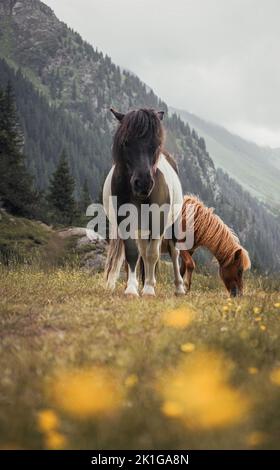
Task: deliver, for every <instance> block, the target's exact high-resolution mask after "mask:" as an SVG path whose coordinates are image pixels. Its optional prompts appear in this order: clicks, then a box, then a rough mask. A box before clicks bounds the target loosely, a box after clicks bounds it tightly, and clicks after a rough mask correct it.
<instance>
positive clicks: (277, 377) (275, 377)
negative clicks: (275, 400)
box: [270, 367, 280, 386]
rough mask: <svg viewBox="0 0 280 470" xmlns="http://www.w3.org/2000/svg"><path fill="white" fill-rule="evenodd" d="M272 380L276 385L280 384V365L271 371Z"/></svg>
mask: <svg viewBox="0 0 280 470" xmlns="http://www.w3.org/2000/svg"><path fill="white" fill-rule="evenodd" d="M270 382H272V383H273V384H274V385H279V386H280V367H278V368H276V369H274V370H273V371H272V372H271V373H270Z"/></svg>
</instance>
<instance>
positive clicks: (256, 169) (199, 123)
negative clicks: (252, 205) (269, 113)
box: [170, 108, 280, 210]
mask: <svg viewBox="0 0 280 470" xmlns="http://www.w3.org/2000/svg"><path fill="white" fill-rule="evenodd" d="M170 109H171V110H172V111H173V112H176V113H177V114H179V116H180V117H181V118H182V119H183V120H184V121H185V122H187V123H188V124H189V125H190V126H191V127H193V128H195V129H196V131H197V132H198V133H199V134H200V135H201V136H202V137H204V139H205V142H206V145H207V149H208V151H209V153H210V155H211V158H212V159H213V161H214V163H215V166H216V167H218V168H222V169H223V170H224V171H226V172H228V173H229V174H230V175H232V177H233V178H235V179H236V180H237V181H238V182H239V183H240V184H241V185H242V186H243V187H244V188H245V189H247V190H248V191H249V192H250V193H251V194H252V195H253V196H256V197H257V198H258V199H259V200H261V201H263V202H265V203H266V204H268V205H270V206H271V207H272V208H277V209H278V210H279V209H280V184H279V181H280V150H279V149H275V150H273V149H270V148H268V147H259V146H258V145H256V144H254V143H252V142H248V141H246V140H244V139H242V138H241V137H239V136H237V135H234V134H231V133H230V132H229V131H227V130H226V129H224V128H223V127H221V126H218V125H216V124H213V123H211V122H207V121H205V120H203V119H201V118H199V117H197V116H195V115H194V114H192V113H189V112H187V111H182V110H175V109H174V108H170Z"/></svg>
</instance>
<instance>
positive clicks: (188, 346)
mask: <svg viewBox="0 0 280 470" xmlns="http://www.w3.org/2000/svg"><path fill="white" fill-rule="evenodd" d="M194 350H195V345H194V344H193V343H184V344H181V351H183V352H188V353H190V352H193V351H194Z"/></svg>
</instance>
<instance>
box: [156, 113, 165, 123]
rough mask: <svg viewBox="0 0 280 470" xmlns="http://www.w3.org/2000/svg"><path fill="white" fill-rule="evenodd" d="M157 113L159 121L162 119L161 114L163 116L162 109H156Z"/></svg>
mask: <svg viewBox="0 0 280 470" xmlns="http://www.w3.org/2000/svg"><path fill="white" fill-rule="evenodd" d="M157 115H158V117H159V119H160V121H162V120H163V116H164V111H158V112H157Z"/></svg>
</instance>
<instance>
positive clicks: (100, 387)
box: [50, 367, 123, 419]
mask: <svg viewBox="0 0 280 470" xmlns="http://www.w3.org/2000/svg"><path fill="white" fill-rule="evenodd" d="M50 393H51V397H52V399H53V400H54V402H55V404H56V405H57V406H58V407H59V408H61V409H62V410H64V411H65V412H66V413H69V414H70V415H72V416H75V417H77V418H80V419H86V418H88V417H92V416H96V415H100V414H106V413H112V412H114V411H115V410H116V409H117V408H118V407H119V406H121V403H122V398H123V390H122V388H121V386H120V383H119V382H118V381H117V379H116V377H114V375H113V373H111V372H110V371H109V370H107V369H105V368H101V367H93V368H90V369H85V370H79V369H74V370H70V371H65V372H62V373H61V374H60V375H59V376H57V377H56V378H55V380H54V381H53V383H52V386H51V390H50Z"/></svg>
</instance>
